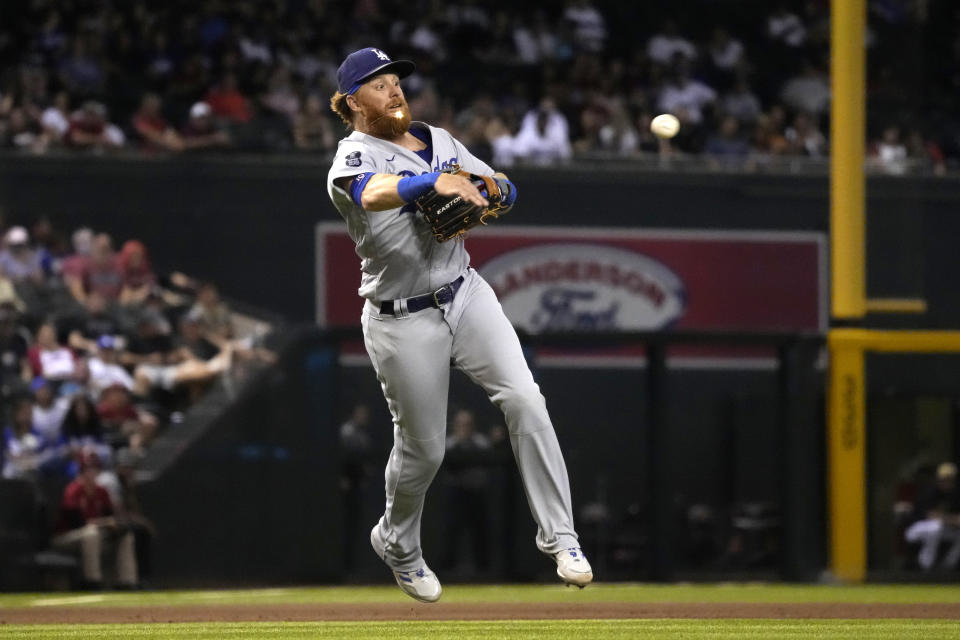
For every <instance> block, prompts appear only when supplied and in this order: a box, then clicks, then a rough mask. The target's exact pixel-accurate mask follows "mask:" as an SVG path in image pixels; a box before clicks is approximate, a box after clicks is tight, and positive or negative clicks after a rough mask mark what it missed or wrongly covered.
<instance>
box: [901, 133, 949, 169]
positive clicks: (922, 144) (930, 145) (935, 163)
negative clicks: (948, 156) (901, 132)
mask: <svg viewBox="0 0 960 640" xmlns="http://www.w3.org/2000/svg"><path fill="white" fill-rule="evenodd" d="M907 157H908V158H910V159H912V160H915V161H919V162H921V163H923V164H924V165H925V166H929V167H930V168H931V170H932V171H933V173H934V175H938V176H942V175H943V174H945V173H946V172H947V166H946V162H945V158H944V155H943V150H942V149H941V148H940V146H939V145H938V144H937V143H936V142H933V141H932V140H928V139H927V138H925V137H924V135H923V133H921V132H920V131H918V130H917V129H914V130H912V131H911V132H910V134H909V135H908V136H907Z"/></svg>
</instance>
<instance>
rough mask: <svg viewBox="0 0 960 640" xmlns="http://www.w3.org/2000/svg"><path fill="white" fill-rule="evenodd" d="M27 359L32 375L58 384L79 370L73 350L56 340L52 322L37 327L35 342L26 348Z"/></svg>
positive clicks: (73, 376) (71, 377)
mask: <svg viewBox="0 0 960 640" xmlns="http://www.w3.org/2000/svg"><path fill="white" fill-rule="evenodd" d="M27 359H28V360H29V361H30V369H31V371H32V373H33V376H34V377H38V376H39V377H43V378H45V379H46V380H47V381H49V382H52V383H55V384H58V383H62V382H64V381H67V380H72V379H74V378H75V377H76V375H77V374H78V372H79V370H78V368H77V364H76V358H75V357H74V355H73V352H72V351H71V350H70V349H68V348H67V347H65V346H63V345H62V344H60V343H59V342H58V341H57V330H56V327H54V325H53V323H50V322H44V323H43V324H41V325H40V326H39V327H38V328H37V336H36V342H35V343H34V344H33V346H31V347H30V349H28V350H27Z"/></svg>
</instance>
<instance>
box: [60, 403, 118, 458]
mask: <svg viewBox="0 0 960 640" xmlns="http://www.w3.org/2000/svg"><path fill="white" fill-rule="evenodd" d="M60 432H61V436H62V439H63V442H64V444H65V445H66V447H67V452H68V455H69V456H70V458H71V459H72V460H73V461H74V464H75V470H74V473H73V474H72V475H76V474H77V473H78V472H79V469H80V461H82V460H83V456H84V455H86V454H87V453H95V454H96V455H97V457H98V458H99V459H100V460H101V461H103V462H104V463H109V462H110V461H111V460H112V459H113V448H112V447H111V446H110V445H109V444H108V443H107V442H105V441H104V430H103V425H102V424H101V423H100V416H99V415H97V408H96V407H95V406H94V404H93V401H92V400H91V399H90V396H89V395H87V394H85V393H78V394H76V395H74V396H73V397H72V398H70V404H69V405H68V408H67V414H66V415H65V416H64V418H63V424H62V425H61V427H60Z"/></svg>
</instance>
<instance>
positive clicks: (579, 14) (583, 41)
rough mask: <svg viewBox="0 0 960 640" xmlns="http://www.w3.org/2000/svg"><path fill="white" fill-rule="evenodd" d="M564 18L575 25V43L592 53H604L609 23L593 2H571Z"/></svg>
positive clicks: (584, 0)
mask: <svg viewBox="0 0 960 640" xmlns="http://www.w3.org/2000/svg"><path fill="white" fill-rule="evenodd" d="M563 18H564V19H565V20H566V21H567V22H569V23H570V24H572V25H573V38H574V43H575V44H576V45H577V47H578V48H579V49H582V50H583V51H589V52H590V53H602V52H603V50H604V47H605V45H606V41H607V23H606V21H605V20H604V19H603V14H602V13H600V11H599V10H597V8H596V7H595V6H594V5H593V2H591V0H569V2H568V4H567V8H566V9H564V11H563Z"/></svg>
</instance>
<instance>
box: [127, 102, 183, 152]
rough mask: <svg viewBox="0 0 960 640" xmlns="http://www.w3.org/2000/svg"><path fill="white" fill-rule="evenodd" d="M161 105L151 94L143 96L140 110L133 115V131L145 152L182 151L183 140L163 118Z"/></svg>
mask: <svg viewBox="0 0 960 640" xmlns="http://www.w3.org/2000/svg"><path fill="white" fill-rule="evenodd" d="M162 107H163V103H162V102H161V100H160V96H159V95H158V94H156V93H153V92H148V93H145V94H144V95H143V98H142V99H141V101H140V108H139V109H137V111H136V113H134V114H133V119H132V125H133V130H134V131H135V132H136V133H137V135H138V136H139V137H140V148H141V149H143V150H145V151H183V148H184V145H183V139H182V138H181V137H180V134H179V133H177V130H176V129H174V128H173V127H172V126H170V124H169V123H168V122H167V120H166V118H164V117H163V111H162Z"/></svg>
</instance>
